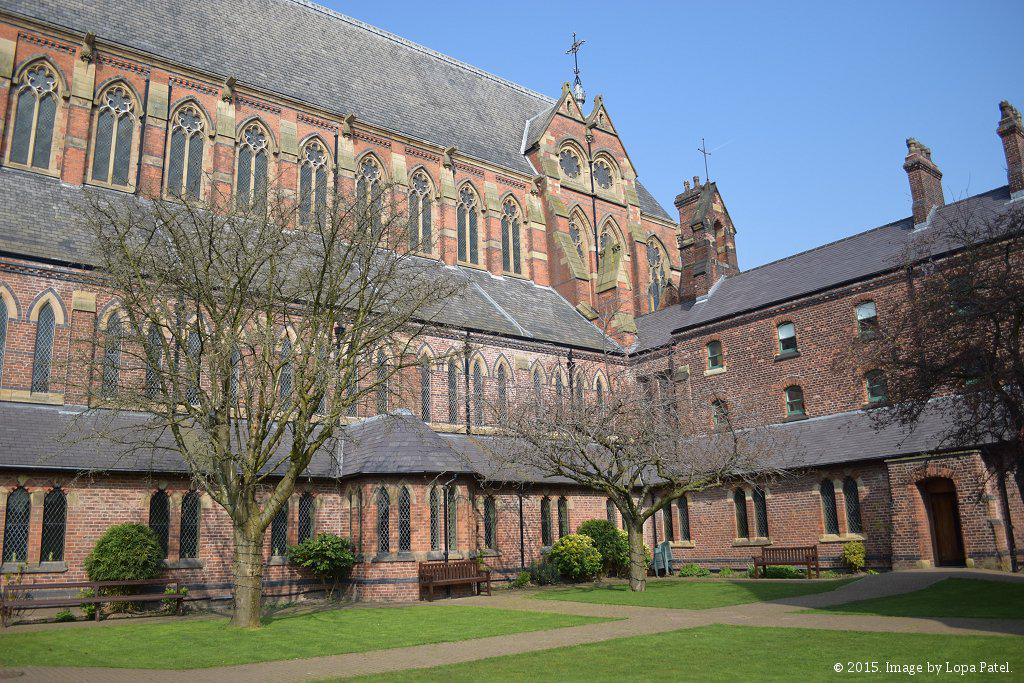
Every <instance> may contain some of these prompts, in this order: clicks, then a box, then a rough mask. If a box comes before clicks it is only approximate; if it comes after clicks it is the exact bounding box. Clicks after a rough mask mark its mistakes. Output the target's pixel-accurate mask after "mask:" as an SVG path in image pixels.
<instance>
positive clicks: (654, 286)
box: [647, 238, 668, 311]
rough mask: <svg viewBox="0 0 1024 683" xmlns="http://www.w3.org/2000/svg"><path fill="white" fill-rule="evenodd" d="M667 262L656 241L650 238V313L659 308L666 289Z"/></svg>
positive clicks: (648, 253) (648, 259)
mask: <svg viewBox="0 0 1024 683" xmlns="http://www.w3.org/2000/svg"><path fill="white" fill-rule="evenodd" d="M667 260H668V259H667V258H666V257H665V254H664V253H663V252H662V250H661V247H659V246H658V243H657V241H656V240H655V239H654V238H651V240H650V241H649V242H648V243H647V272H648V276H649V279H650V284H649V285H648V294H649V295H650V304H651V310H652V311H656V310H658V309H659V308H661V302H662V298H663V297H664V295H665V291H666V290H667V289H668V266H667V263H666V261H667Z"/></svg>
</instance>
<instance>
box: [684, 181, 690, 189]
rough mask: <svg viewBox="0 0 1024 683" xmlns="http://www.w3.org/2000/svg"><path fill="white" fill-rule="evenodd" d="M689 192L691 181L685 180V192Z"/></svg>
mask: <svg viewBox="0 0 1024 683" xmlns="http://www.w3.org/2000/svg"><path fill="white" fill-rule="evenodd" d="M689 191H690V181H689V180H684V181H683V192H689Z"/></svg>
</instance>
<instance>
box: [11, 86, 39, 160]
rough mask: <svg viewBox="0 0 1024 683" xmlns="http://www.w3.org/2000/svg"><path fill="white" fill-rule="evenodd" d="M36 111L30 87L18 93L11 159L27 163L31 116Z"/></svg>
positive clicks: (34, 98)
mask: <svg viewBox="0 0 1024 683" xmlns="http://www.w3.org/2000/svg"><path fill="white" fill-rule="evenodd" d="M35 111H36V96H35V93H33V92H32V89H31V88H25V89H24V90H22V91H21V94H20V95H18V110H17V112H16V113H15V114H14V133H13V134H12V135H11V161H13V162H15V163H18V164H27V163H28V147H29V142H30V141H31V139H32V118H33V116H34V115H35Z"/></svg>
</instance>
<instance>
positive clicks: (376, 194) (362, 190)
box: [356, 156, 384, 230]
mask: <svg viewBox="0 0 1024 683" xmlns="http://www.w3.org/2000/svg"><path fill="white" fill-rule="evenodd" d="M382 177H383V174H382V173H381V170H380V166H379V165H378V164H377V161H376V160H375V159H374V158H373V157H372V156H367V157H365V158H364V159H363V161H362V163H361V164H359V176H358V177H357V178H356V206H357V207H358V209H359V212H360V216H359V221H360V223H361V224H362V225H363V226H364V227H367V228H370V229H373V230H378V229H379V228H380V221H381V214H382V213H383V207H384V193H383V190H382V189H381V179H382Z"/></svg>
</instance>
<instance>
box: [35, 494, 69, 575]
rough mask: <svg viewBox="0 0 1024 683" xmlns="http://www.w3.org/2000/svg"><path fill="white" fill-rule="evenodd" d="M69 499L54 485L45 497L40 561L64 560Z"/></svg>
mask: <svg viewBox="0 0 1024 683" xmlns="http://www.w3.org/2000/svg"><path fill="white" fill-rule="evenodd" d="M67 516H68V501H67V497H65V495H64V491H62V490H61V488H60V487H59V486H54V487H53V488H52V489H50V490H49V491H47V493H46V495H45V496H44V497H43V534H42V544H41V545H40V548H39V561H40V562H61V561H63V560H64V532H65V529H66V527H67Z"/></svg>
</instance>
